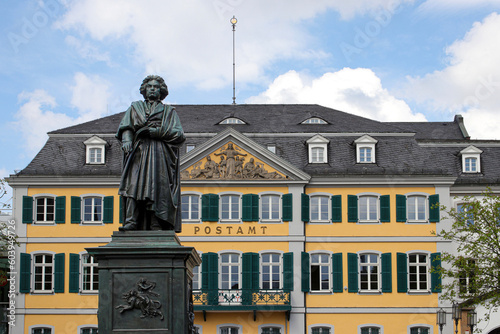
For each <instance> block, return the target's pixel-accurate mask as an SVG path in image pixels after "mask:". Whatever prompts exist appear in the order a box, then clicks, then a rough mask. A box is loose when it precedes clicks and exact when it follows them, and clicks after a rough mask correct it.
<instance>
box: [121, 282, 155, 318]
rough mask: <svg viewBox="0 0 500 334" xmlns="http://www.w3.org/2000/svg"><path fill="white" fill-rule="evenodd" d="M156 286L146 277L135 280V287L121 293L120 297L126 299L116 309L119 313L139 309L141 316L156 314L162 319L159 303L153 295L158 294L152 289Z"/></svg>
mask: <svg viewBox="0 0 500 334" xmlns="http://www.w3.org/2000/svg"><path fill="white" fill-rule="evenodd" d="M155 287H156V282H151V281H149V280H147V279H146V278H141V279H139V281H138V282H137V288H136V289H132V290H129V291H127V292H125V293H124V294H123V295H122V298H123V299H125V300H126V301H127V304H122V305H118V306H117V307H116V309H118V310H120V313H123V312H124V311H128V310H134V309H137V310H140V311H141V318H148V317H149V318H154V317H156V316H159V317H160V320H163V313H161V311H160V308H161V303H160V301H158V300H155V299H153V297H159V296H160V295H159V294H157V293H156V292H153V291H152V290H153V289H154V288H155Z"/></svg>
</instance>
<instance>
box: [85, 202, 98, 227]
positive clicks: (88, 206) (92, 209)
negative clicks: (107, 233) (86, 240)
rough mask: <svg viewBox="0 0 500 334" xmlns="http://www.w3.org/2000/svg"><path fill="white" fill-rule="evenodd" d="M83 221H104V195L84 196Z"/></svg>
mask: <svg viewBox="0 0 500 334" xmlns="http://www.w3.org/2000/svg"><path fill="white" fill-rule="evenodd" d="M83 222H84V223H97V222H98V223H100V222H102V197H85V198H83Z"/></svg>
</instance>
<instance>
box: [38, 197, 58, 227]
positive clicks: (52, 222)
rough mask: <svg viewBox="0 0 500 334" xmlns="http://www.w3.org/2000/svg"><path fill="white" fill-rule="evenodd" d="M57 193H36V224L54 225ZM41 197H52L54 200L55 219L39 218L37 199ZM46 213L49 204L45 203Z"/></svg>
mask: <svg viewBox="0 0 500 334" xmlns="http://www.w3.org/2000/svg"><path fill="white" fill-rule="evenodd" d="M56 197H57V196H56V195H54V194H45V193H43V194H36V195H34V196H33V223H34V224H35V225H54V224H55V223H56ZM41 198H45V199H47V198H52V199H53V200H54V219H53V220H38V214H37V213H38V209H37V207H38V205H37V200H38V199H41ZM44 210H45V213H44V214H45V215H46V214H47V204H46V203H45V204H44Z"/></svg>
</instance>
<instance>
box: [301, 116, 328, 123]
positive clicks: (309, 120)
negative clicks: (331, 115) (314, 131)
mask: <svg viewBox="0 0 500 334" xmlns="http://www.w3.org/2000/svg"><path fill="white" fill-rule="evenodd" d="M302 124H328V123H327V122H326V121H325V120H323V119H321V118H318V117H311V118H308V119H306V120H305V121H303V122H302Z"/></svg>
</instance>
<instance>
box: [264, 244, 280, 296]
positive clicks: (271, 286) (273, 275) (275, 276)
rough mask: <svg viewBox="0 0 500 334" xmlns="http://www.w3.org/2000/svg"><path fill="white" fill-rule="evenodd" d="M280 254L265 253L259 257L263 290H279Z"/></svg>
mask: <svg viewBox="0 0 500 334" xmlns="http://www.w3.org/2000/svg"><path fill="white" fill-rule="evenodd" d="M281 272H282V269H281V254H276V253H267V254H262V256H261V277H262V284H261V287H262V289H263V290H279V289H281Z"/></svg>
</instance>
